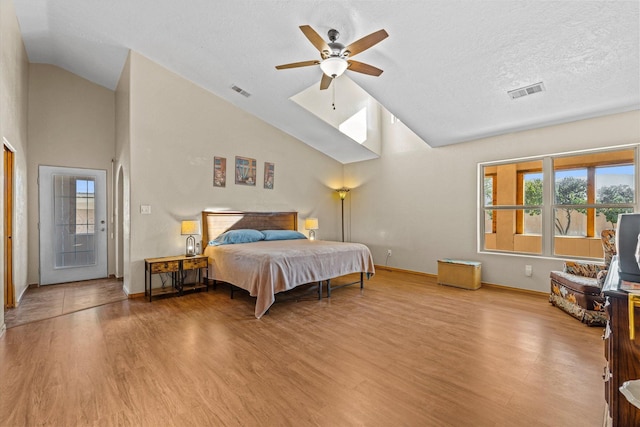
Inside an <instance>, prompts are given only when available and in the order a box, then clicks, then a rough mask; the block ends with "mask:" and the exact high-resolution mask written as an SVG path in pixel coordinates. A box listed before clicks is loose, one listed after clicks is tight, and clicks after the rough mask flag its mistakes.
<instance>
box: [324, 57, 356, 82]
mask: <svg viewBox="0 0 640 427" xmlns="http://www.w3.org/2000/svg"><path fill="white" fill-rule="evenodd" d="M348 66H349V64H348V63H347V61H346V60H345V59H343V58H340V57H338V56H332V57H329V58H327V59H325V60H324V61H322V62H321V63H320V69H321V70H322V72H323V73H325V74H326V75H327V76H329V77H331V78H334V79H335V78H336V77H340V76H341V75H342V74H343V73H344V72H345V71H346V70H347V67H348Z"/></svg>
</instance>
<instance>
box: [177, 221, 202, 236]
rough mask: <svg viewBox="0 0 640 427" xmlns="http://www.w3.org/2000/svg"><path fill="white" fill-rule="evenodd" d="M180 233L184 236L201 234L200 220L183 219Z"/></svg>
mask: <svg viewBox="0 0 640 427" xmlns="http://www.w3.org/2000/svg"><path fill="white" fill-rule="evenodd" d="M180 234H182V235H183V236H188V235H192V234H200V221H182V226H181V227H180Z"/></svg>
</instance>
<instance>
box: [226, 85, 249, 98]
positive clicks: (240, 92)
mask: <svg viewBox="0 0 640 427" xmlns="http://www.w3.org/2000/svg"><path fill="white" fill-rule="evenodd" d="M231 89H233V90H235V91H236V92H238V93H239V94H240V95H242V96H244V97H245V98H248V97H250V96H251V94H250V93H249V92H247V91H246V90H244V89H242V88H241V87H238V86H236V85H233V86H231Z"/></svg>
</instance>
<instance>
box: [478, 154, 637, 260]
mask: <svg viewBox="0 0 640 427" xmlns="http://www.w3.org/2000/svg"><path fill="white" fill-rule="evenodd" d="M635 165H636V149H635V148H626V149H618V150H606V151H590V152H582V153H574V154H571V155H550V156H542V157H540V158H537V159H527V160H524V161H517V162H513V161H511V162H496V163H486V164H482V165H480V166H481V168H480V169H481V173H482V177H483V186H482V188H481V192H482V199H481V200H483V206H482V209H481V215H482V221H480V224H481V227H482V230H481V231H482V232H481V233H480V235H481V246H480V247H481V250H485V251H492V252H493V251H495V252H515V253H524V254H533V255H542V256H559V257H580V258H584V257H586V258H601V257H602V246H601V244H600V233H601V231H602V230H604V229H608V228H615V227H616V223H617V220H618V215H619V214H621V213H628V212H633V211H634V208H635V206H636V205H635V204H636V200H637V196H636V188H635V187H636V186H635V182H636V167H635Z"/></svg>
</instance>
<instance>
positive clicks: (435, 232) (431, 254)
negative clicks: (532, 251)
mask: <svg viewBox="0 0 640 427" xmlns="http://www.w3.org/2000/svg"><path fill="white" fill-rule="evenodd" d="M383 123H388V120H383ZM386 126H387V129H386V130H385V139H384V142H383V147H382V157H381V158H380V159H377V160H370V161H367V162H362V163H355V164H349V165H346V166H345V183H346V184H347V185H348V186H350V187H352V188H354V190H352V191H351V193H350V195H349V196H348V197H350V198H351V200H350V203H351V207H352V219H353V221H352V224H351V231H352V239H353V240H354V241H360V242H363V243H365V244H367V245H368V246H369V247H370V248H371V250H372V252H373V255H374V259H375V261H376V263H377V264H384V262H385V259H386V253H387V249H392V252H393V255H392V257H390V258H389V262H388V265H390V266H392V267H398V268H403V269H407V270H414V271H420V272H426V273H431V274H436V273H437V260H438V259H439V258H461V259H467V260H475V261H481V262H482V280H483V281H485V282H489V283H496V284H501V285H506V286H512V287H516V288H524V289H531V290H538V291H548V288H549V283H548V282H549V280H548V278H549V271H550V270H554V269H558V268H561V262H560V261H558V260H549V259H542V258H531V257H524V256H508V255H497V254H479V253H478V252H477V221H478V197H479V196H478V176H477V175H478V172H477V170H478V168H477V165H478V163H479V162H487V161H493V160H501V159H512V158H519V157H525V156H537V155H541V154H547V153H559V152H565V151H571V150H582V149H588V148H599V147H606V146H614V145H621V144H638V143H640V112H639V111H633V112H629V113H624V114H617V115H612V116H607V117H601V118H596V119H591V120H583V121H578V122H573V123H568V124H564V125H558V126H550V127H546V128H542V129H536V130H531V131H526V132H519V133H513V134H508V135H503V136H499V137H493V138H487V139H484V140H478V141H473V142H470V143H464V144H457V145H453V146H449V147H443V148H437V149H432V148H429V147H428V146H427V145H426V144H424V143H423V142H421V141H420V140H418V139H417V138H416V137H415V136H414V135H412V134H411V133H410V132H409V131H407V130H406V129H405V128H403V127H402V126H395V125H391V124H387V125H386ZM526 264H530V265H532V266H533V276H532V277H526V276H525V275H524V270H525V267H524V266H525V265H526Z"/></svg>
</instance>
